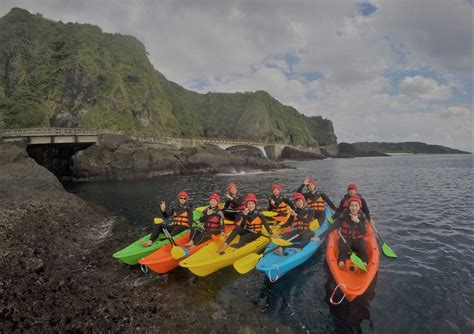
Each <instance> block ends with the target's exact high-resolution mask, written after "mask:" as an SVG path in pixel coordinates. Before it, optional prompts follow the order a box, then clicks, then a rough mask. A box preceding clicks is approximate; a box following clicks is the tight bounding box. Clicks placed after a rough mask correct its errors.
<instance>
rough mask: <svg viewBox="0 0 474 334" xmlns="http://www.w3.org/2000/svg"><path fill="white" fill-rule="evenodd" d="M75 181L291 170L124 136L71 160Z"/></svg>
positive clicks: (211, 147)
mask: <svg viewBox="0 0 474 334" xmlns="http://www.w3.org/2000/svg"><path fill="white" fill-rule="evenodd" d="M72 160H73V163H72V173H73V180H75V181H118V180H131V179H143V178H149V177H155V176H161V175H176V174H178V175H179V174H202V173H236V172H241V171H246V172H248V171H256V170H263V171H268V170H275V169H282V168H291V167H289V166H287V165H285V164H284V163H282V162H277V161H271V160H268V159H264V158H259V157H255V156H247V155H239V154H233V153H231V152H228V151H225V150H222V149H220V148H218V147H217V146H214V145H202V146H196V147H182V148H179V149H178V148H176V147H172V146H168V145H158V144H146V143H140V142H137V141H134V140H131V139H130V138H129V137H127V136H103V137H101V139H100V141H99V144H98V145H93V146H91V147H89V148H87V149H85V150H83V151H79V152H77V153H76V154H75V155H74V156H73V158H72Z"/></svg>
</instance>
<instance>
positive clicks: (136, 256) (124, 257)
mask: <svg viewBox="0 0 474 334" xmlns="http://www.w3.org/2000/svg"><path fill="white" fill-rule="evenodd" d="M204 208H205V206H202V207H199V208H196V209H195V210H194V211H193V220H194V222H195V223H196V224H198V225H199V224H201V223H200V222H199V218H200V217H201V216H202V215H203V212H202V211H203V210H204ZM187 232H188V230H186V231H183V232H181V233H180V234H178V235H176V236H174V237H173V239H174V240H176V239H177V238H179V237H181V236H183V235H185V234H186V233H187ZM150 235H151V233H149V234H147V235H145V236H143V237H141V238H140V239H138V240H137V241H135V242H134V243H132V244H130V245H128V246H127V247H125V248H123V249H121V250H119V251H118V252H115V253H114V254H113V257H114V258H116V259H119V260H120V261H122V262H124V263H126V264H130V265H132V264H137V263H138V260H140V259H141V258H142V257H145V256H147V255H148V254H151V253H153V252H154V251H156V250H158V249H160V248H161V247H163V246H164V245H167V244H169V240H168V239H166V236H165V235H164V233H161V234H160V235H159V236H158V238H157V239H156V240H155V242H154V243H153V245H151V246H149V247H143V246H142V241H145V240H148V239H150Z"/></svg>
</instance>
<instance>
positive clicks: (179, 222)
mask: <svg viewBox="0 0 474 334" xmlns="http://www.w3.org/2000/svg"><path fill="white" fill-rule="evenodd" d="M177 199H178V205H177V206H176V207H172V208H170V209H168V210H166V203H165V201H161V203H160V211H161V215H162V216H163V218H164V219H167V218H169V217H173V224H172V225H169V224H168V225H167V226H165V228H166V229H167V230H168V232H169V233H170V235H171V236H172V237H173V236H175V235H177V234H180V233H181V232H183V231H184V230H186V229H188V228H191V227H192V223H193V209H192V207H191V206H190V205H187V204H186V202H187V201H188V199H189V195H188V194H187V193H186V192H185V191H180V192H179V193H178V196H177ZM161 232H163V224H155V225H154V226H153V232H152V233H151V236H150V239H149V240H146V241H144V242H143V243H142V245H143V246H144V247H148V246H151V245H152V244H153V242H154V241H155V240H156V238H158V236H159V235H160V233H161Z"/></svg>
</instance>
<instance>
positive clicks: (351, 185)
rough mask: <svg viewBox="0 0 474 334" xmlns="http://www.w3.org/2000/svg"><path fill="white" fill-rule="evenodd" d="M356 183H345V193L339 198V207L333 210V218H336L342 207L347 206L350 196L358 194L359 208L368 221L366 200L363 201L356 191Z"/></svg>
mask: <svg viewBox="0 0 474 334" xmlns="http://www.w3.org/2000/svg"><path fill="white" fill-rule="evenodd" d="M357 190H358V189H357V184H355V183H349V184H348V185H347V194H345V195H344V197H343V198H342V200H341V203H339V207H338V208H337V209H336V212H334V215H333V218H334V219H336V218H337V217H338V216H339V215H340V214H341V213H342V211H344V209H347V208H348V207H349V199H350V198H351V197H352V196H359V198H360V201H361V203H362V207H361V210H362V212H364V213H365V216H366V217H367V220H368V221H370V211H369V207H368V206H367V202H366V201H365V199H364V197H362V195H361V194H359V193H357Z"/></svg>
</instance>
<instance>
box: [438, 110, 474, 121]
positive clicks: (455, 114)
mask: <svg viewBox="0 0 474 334" xmlns="http://www.w3.org/2000/svg"><path fill="white" fill-rule="evenodd" d="M441 117H443V118H461V119H464V120H467V121H469V118H471V117H472V110H469V109H468V108H466V107H461V106H454V107H449V108H447V109H446V110H444V111H443V112H441Z"/></svg>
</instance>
